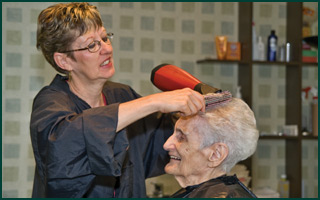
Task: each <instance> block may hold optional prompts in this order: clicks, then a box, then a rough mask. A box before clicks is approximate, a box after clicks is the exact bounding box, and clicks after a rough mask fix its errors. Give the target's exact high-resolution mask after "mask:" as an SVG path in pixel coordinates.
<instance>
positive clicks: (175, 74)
mask: <svg viewBox="0 0 320 200" xmlns="http://www.w3.org/2000/svg"><path fill="white" fill-rule="evenodd" d="M151 82H152V83H153V84H154V85H155V86H156V87H157V88H158V89H160V90H162V91H171V90H177V89H182V88H186V87H187V88H191V89H193V90H195V91H198V92H199V93H201V94H208V93H220V92H221V90H220V89H217V88H215V87H212V86H210V85H207V84H204V83H202V82H201V81H200V80H198V79H197V78H195V77H194V76H192V75H191V74H189V73H188V72H186V71H184V70H183V69H181V68H179V67H177V66H175V65H170V64H161V65H158V66H157V67H155V68H154V69H153V70H152V73H151Z"/></svg>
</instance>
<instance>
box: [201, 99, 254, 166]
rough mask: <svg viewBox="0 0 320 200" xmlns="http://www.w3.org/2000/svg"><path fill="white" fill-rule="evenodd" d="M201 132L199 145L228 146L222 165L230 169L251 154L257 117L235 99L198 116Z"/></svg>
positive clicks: (240, 101) (244, 104)
mask: <svg viewBox="0 0 320 200" xmlns="http://www.w3.org/2000/svg"><path fill="white" fill-rule="evenodd" d="M198 120H199V122H200V123H201V125H200V124H199V126H198V129H199V133H200V134H202V144H201V145H200V148H205V147H208V146H210V145H212V144H214V143H217V142H221V143H224V144H226V145H227V146H228V148H229V155H228V156H227V157H226V159H225V160H224V161H223V162H222V164H221V168H222V170H224V171H225V172H229V171H230V170H231V168H232V167H233V166H234V165H235V164H236V163H238V162H239V161H241V160H245V159H246V158H248V157H249V156H251V155H252V154H253V153H254V152H255V150H256V147H257V142H258V138H259V132H258V130H257V128H256V119H255V117H254V114H253V112H252V110H251V109H250V108H249V106H248V105H247V104H246V103H245V102H244V101H242V100H241V99H238V98H232V100H231V101H230V102H228V103H225V104H222V105H219V106H217V107H215V108H214V109H212V110H209V111H207V112H206V113H205V114H203V115H199V118H198Z"/></svg>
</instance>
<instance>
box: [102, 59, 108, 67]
mask: <svg viewBox="0 0 320 200" xmlns="http://www.w3.org/2000/svg"><path fill="white" fill-rule="evenodd" d="M109 63H110V60H106V61H104V62H103V63H102V64H101V65H100V66H104V65H107V64H109Z"/></svg>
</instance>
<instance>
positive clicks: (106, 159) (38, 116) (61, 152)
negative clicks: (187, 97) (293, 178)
mask: <svg viewBox="0 0 320 200" xmlns="http://www.w3.org/2000/svg"><path fill="white" fill-rule="evenodd" d="M66 80H67V78H66V77H63V76H61V75H57V76H56V77H55V78H54V80H53V81H52V83H51V84H50V85H49V86H46V87H44V88H43V89H42V90H41V91H40V92H39V93H38V94H37V96H36V97H35V99H34V102H33V108H32V114H31V121H30V134H31V142H32V146H33V151H34V156H35V161H36V169H35V177H34V186H33V193H32V197H37V198H40V197H73V198H80V197H104V198H106V197H146V189H145V179H146V178H148V177H152V176H157V175H161V174H163V173H164V166H165V164H166V163H167V162H168V161H169V157H168V155H167V152H166V151H165V150H164V149H163V147H162V145H163V144H164V142H165V141H166V140H167V138H168V137H169V136H170V135H171V134H172V132H173V127H174V123H173V120H172V118H171V115H163V114H160V113H155V114H152V115H149V116H148V117H146V118H144V119H141V120H139V121H137V122H135V123H133V124H132V125H130V126H128V127H127V128H125V129H123V130H121V131H119V132H116V127H117V122H118V107H119V103H121V102H126V101H130V100H133V99H137V98H139V97H140V96H139V95H138V94H137V93H136V92H135V91H134V90H133V89H132V88H130V87H129V86H126V85H123V84H119V83H113V82H110V81H108V82H107V83H106V84H105V86H104V89H103V94H104V95H105V97H106V100H107V103H108V105H107V106H103V107H98V108H91V107H90V106H89V105H88V104H87V103H86V102H85V101H83V100H82V99H80V98H79V97H77V96H76V95H75V94H73V93H72V92H71V91H70V89H69V86H68V84H67V82H66Z"/></svg>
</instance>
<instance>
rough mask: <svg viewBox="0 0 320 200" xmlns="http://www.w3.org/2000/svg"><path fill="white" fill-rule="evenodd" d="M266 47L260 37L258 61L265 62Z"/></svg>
mask: <svg viewBox="0 0 320 200" xmlns="http://www.w3.org/2000/svg"><path fill="white" fill-rule="evenodd" d="M265 55H266V54H265V45H264V43H263V42H262V37H261V36H259V41H258V60H260V61H265V60H266V56H265Z"/></svg>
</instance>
